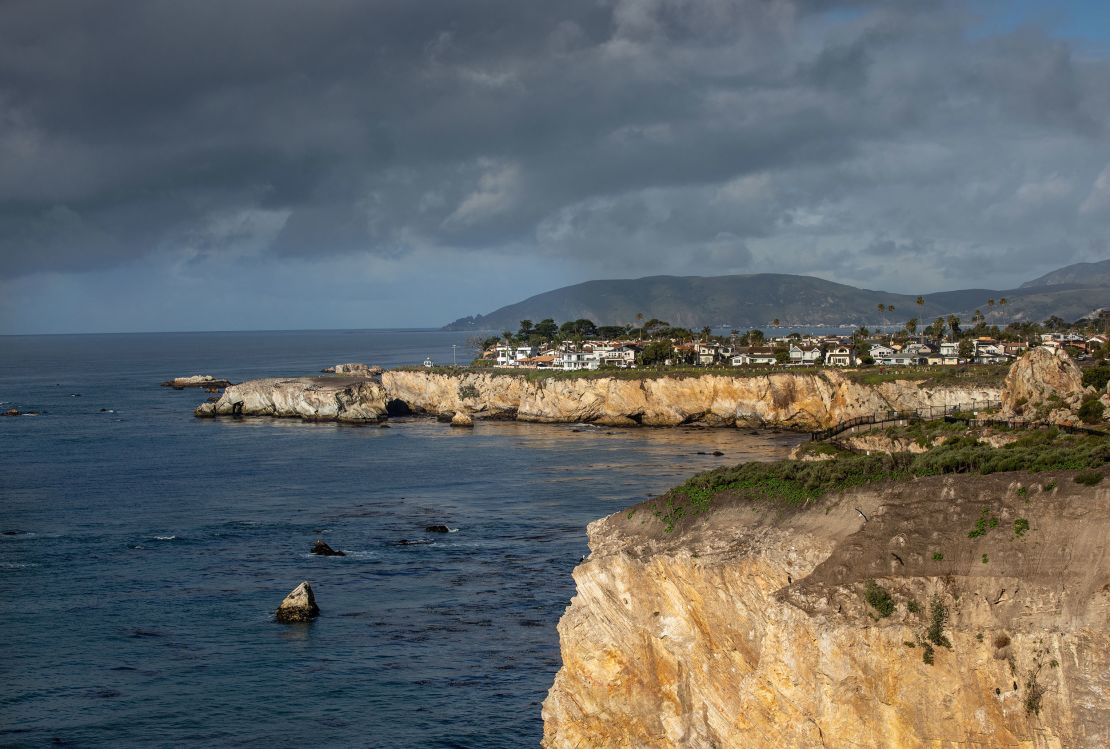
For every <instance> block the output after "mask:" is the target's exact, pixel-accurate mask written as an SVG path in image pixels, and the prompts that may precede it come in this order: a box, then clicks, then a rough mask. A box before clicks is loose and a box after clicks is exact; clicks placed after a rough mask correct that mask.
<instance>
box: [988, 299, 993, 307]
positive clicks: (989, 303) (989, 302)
mask: <svg viewBox="0 0 1110 749" xmlns="http://www.w3.org/2000/svg"><path fill="white" fill-rule="evenodd" d="M987 306H988V307H993V306H994V297H991V298H990V299H988V300H987Z"/></svg>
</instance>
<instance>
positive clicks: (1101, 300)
mask: <svg viewBox="0 0 1110 749" xmlns="http://www.w3.org/2000/svg"><path fill="white" fill-rule="evenodd" d="M1086 265H1093V266H1098V267H1103V266H1105V267H1108V268H1110V261H1105V262H1104V263H1093V264H1091V263H1088V264H1086ZM1070 267H1073V268H1074V267H1077V266H1070ZM1065 271H1069V269H1068V268H1064V269H1061V270H1060V271H1056V273H1064V272H1065ZM1053 276H1054V274H1048V275H1047V276H1044V277H1042V278H1041V279H1037V285H1036V286H1030V285H1028V284H1026V285H1023V286H1022V287H1021V288H1018V289H1005V290H992V289H964V290H958V291H945V292H940V293H933V294H925V295H924V298H925V304H924V306H918V305H917V304H915V300H916V295H909V294H895V293H891V292H887V291H877V290H872V289H858V288H856V287H854V286H848V285H845V284H839V283H833V282H832V281H826V280H824V279H820V278H814V277H812V276H796V275H788V274H775V273H759V274H752V275H736V276H713V277H702V276H649V277H647V278H639V279H620V280H605V281H587V282H585V283H580V284H575V285H573V286H566V287H563V288H561V289H555V290H553V291H548V292H544V293H542V294H537V295H536V296H533V297H529V298H528V299H525V300H523V301H521V302H517V303H515V304H510V305H508V306H506V307H502V308H500V309H498V310H495V311H493V312H490V313H489V314H486V315H477V316H474V317H465V318H461V319H459V320H456V321H454V322H453V323H450V324H449V325H447V326H446V328H445V329H447V330H503V329H512V330H516V328H517V326H518V325H519V323H520V321H521V320H526V319H527V320H533V321H538V320H542V319H544V318H548V317H550V318H554V319H555V320H557V321H565V320H575V319H578V318H588V319H590V320H593V321H594V322H596V323H599V324H606V325H619V324H625V323H628V324H633V325H634V324H635V323H636V320H637V317H636V316H637V314H638V313H640V314H643V315H644V316H646V317H648V318H651V317H655V318H659V319H661V320H666V321H667V322H669V323H671V324H672V325H680V326H683V327H689V328H700V327H702V326H705V325H711V326H717V325H730V326H733V327H737V328H744V327H762V326H766V325H768V324H770V322H771V321H772V320H775V319H778V320H780V321H781V323H782V324H783V325H833V326H835V325H879V324H889V323H901V322H903V321H905V320H906V319H908V318H910V317H916V318H918V319H919V320H922V321H925V322H927V321H930V320H933V319H934V318H936V317H940V316H945V315H948V314H957V315H959V316H960V317H962V318H964V319H965V320H967V319H970V317H971V315H972V314H974V312H975V310H977V309H978V310H981V311H982V312H983V314H984V315H986V316H987V318H988V320H993V321H999V322H1002V321H1010V320H1033V321H1040V320H1043V319H1045V318H1047V317H1049V316H1051V315H1058V316H1059V317H1062V318H1064V319H1067V320H1074V319H1077V318H1079V317H1082V316H1084V315H1086V314H1087V313H1089V312H1090V311H1091V310H1093V309H1095V308H1098V307H1105V306H1110V279H1107V280H1105V281H1098V283H1097V284H1094V285H1092V284H1091V283H1088V284H1085V285H1083V286H1080V285H1078V284H1071V283H1065V282H1064V281H1059V282H1052V283H1044V282H1043V281H1044V279H1051V278H1052V277H1053ZM1092 277H1093V278H1095V279H1096V280H1097V279H1100V278H1101V277H1100V276H1097V275H1095V276H1092ZM1061 278H1064V276H1062V277H1061ZM1003 297H1005V298H1006V300H1007V304H1006V305H1005V306H1004V307H1002V306H999V305H996V306H994V307H993V308H992V307H990V306H988V304H987V300H988V299H995V300H998V299H1000V298H1003ZM880 304H882V305H884V306H885V307H890V306H891V305H893V306H894V311H893V312H886V311H884V312H880V311H879V310H878V305H880Z"/></svg>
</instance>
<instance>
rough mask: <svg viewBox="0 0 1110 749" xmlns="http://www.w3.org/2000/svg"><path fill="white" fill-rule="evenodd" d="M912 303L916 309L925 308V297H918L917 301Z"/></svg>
mask: <svg viewBox="0 0 1110 749" xmlns="http://www.w3.org/2000/svg"><path fill="white" fill-rule="evenodd" d="M913 303H914V304H916V305H917V306H918V307H924V306H925V297H923V296H919V297H918V298H917V299H914V300H913Z"/></svg>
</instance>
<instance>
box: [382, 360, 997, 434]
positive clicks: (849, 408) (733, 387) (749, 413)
mask: <svg viewBox="0 0 1110 749" xmlns="http://www.w3.org/2000/svg"><path fill="white" fill-rule="evenodd" d="M382 385H383V386H384V387H385V389H386V391H387V393H388V394H389V397H390V398H391V399H396V400H398V401H401V402H403V403H405V404H406V405H407V406H408V408H410V409H412V410H413V411H416V412H423V413H458V412H460V411H465V412H467V413H469V414H471V415H472V416H473V417H474V418H487V419H488V418H515V419H518V420H520V421H536V422H555V423H577V422H593V423H597V424H602V425H607V426H633V425H637V424H643V425H645V426H677V425H680V424H699V425H705V426H738V427H743V426H759V425H771V424H773V425H778V426H785V427H791V428H797V429H818V428H824V427H827V426H832V425H833V424H836V423H839V422H841V421H843V420H845V419H850V418H853V417H856V416H864V415H870V414H874V413H877V412H880V411H888V410H909V409H916V408H925V407H937V408H943V407H944V406H950V405H955V404H959V403H967V402H971V401H996V400H997V399H998V395H999V390H998V388H996V387H978V386H966V387H965V386H961V387H952V386H942V387H932V386H928V385H926V386H922V383H920V382H916V381H897V382H884V383H881V384H878V385H868V384H861V383H858V382H855V381H854V380H852V379H851V378H849V377H847V376H845V375H843V374H841V373H840V372H837V371H833V370H826V371H821V372H810V373H799V372H783V373H775V374H767V375H762V376H756V377H734V376H729V375H724V374H722V375H716V374H712V375H711V374H707V375H702V376H698V377H654V378H651V377H645V378H642V379H626V378H620V377H597V378H584V377H583V378H571V379H563V378H551V379H543V378H537V379H533V378H526V377H521V376H515V375H511V374H485V373H463V374H441V373H438V372H423V371H411V370H391V371H387V372H385V373H383V374H382Z"/></svg>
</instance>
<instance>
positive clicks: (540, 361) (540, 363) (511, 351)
mask: <svg viewBox="0 0 1110 749" xmlns="http://www.w3.org/2000/svg"><path fill="white" fill-rule="evenodd" d="M742 340H743V336H740V337H734V338H732V339H723V340H722V339H710V340H706V341H693V342H676V341H666V343H667V344H669V347H670V353H669V355H668V356H667V358H666V359H665V360H664V361H662V362H661V363H662V364H664V365H666V366H676V365H695V366H703V367H725V366H733V367H751V366H782V367H812V366H826V367H855V366H859V365H861V364H875V365H879V366H944V365H949V366H952V365H961V364H1004V363H1007V362H1010V361H1012V360H1014V359H1015V358H1017V357H1018V356H1020V355H1021V354H1022V353H1024V352H1025V351H1026V349H1027V348H1028V347H1029V344H1028V343H1026V342H1012V341H999V340H996V339H994V338H990V337H986V336H983V337H978V338H965V339H963V340H960V341H948V340H942V341H931V340H927V339H926V338H925V337H923V336H910V337H908V338H903V339H901V340H896V339H895V338H893V337H890V338H882V337H880V338H871V339H866V340H862V341H861V340H859V339H857V338H853V337H850V336H818V337H804V336H799V335H797V334H793V335H791V336H787V337H781V338H771V339H768V340H767V341H765V342H763V343H762V344H761V345H758V346H749V345H741V343H740V342H741V341H742ZM656 343H657V342H656ZM1105 343H1106V336H1105V335H1096V336H1091V337H1085V336H1083V335H1080V334H1077V333H1045V334H1043V335H1042V336H1041V344H1042V345H1044V346H1049V347H1068V348H1074V349H1078V350H1079V351H1088V350H1095V349H1097V348H1099V347H1101V346H1103V345H1105ZM651 344H652V342H648V341H636V340H611V341H603V340H591V341H584V342H581V343H574V342H571V341H563V342H559V343H552V344H547V345H544V346H536V345H530V344H527V343H502V344H498V345H496V346H494V347H492V348H490V349H488V350H487V351H485V352H484V353H483V355H482V358H483V359H484V360H486V361H488V362H490V363H491V364H492V365H493V366H495V367H502V368H525V369H554V370H562V371H578V370H592V369H600V368H602V367H617V368H621V369H626V368H634V367H637V366H640V365H641V361H642V360H641V352H643V351H644V349H645V347H646V346H648V345H651Z"/></svg>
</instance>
